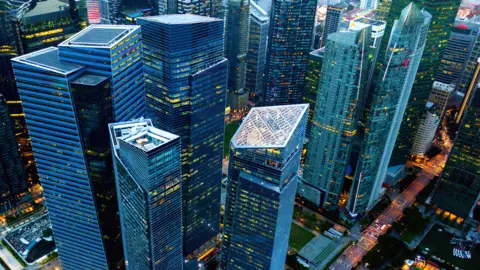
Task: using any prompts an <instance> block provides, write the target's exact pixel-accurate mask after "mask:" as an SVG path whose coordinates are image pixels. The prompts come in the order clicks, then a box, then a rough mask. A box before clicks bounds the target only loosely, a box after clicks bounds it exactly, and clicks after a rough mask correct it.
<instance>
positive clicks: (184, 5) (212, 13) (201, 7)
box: [176, 0, 223, 18]
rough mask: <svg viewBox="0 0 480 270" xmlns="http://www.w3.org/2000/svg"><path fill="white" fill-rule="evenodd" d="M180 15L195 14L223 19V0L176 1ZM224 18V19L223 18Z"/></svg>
mask: <svg viewBox="0 0 480 270" xmlns="http://www.w3.org/2000/svg"><path fill="white" fill-rule="evenodd" d="M176 1H177V13H178V14H195V15H201V16H208V17H213V18H221V17H220V16H221V13H222V12H221V9H222V1H221V0H176ZM222 18H223V17H222Z"/></svg>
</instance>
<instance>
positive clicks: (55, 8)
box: [25, 0, 68, 17]
mask: <svg viewBox="0 0 480 270" xmlns="http://www.w3.org/2000/svg"><path fill="white" fill-rule="evenodd" d="M61 10H67V11H68V3H64V2H61V1H58V0H47V1H38V2H37V4H36V5H35V7H34V8H33V9H31V10H29V11H28V12H27V13H26V14H25V17H34V16H38V15H44V14H49V13H53V12H59V11H61Z"/></svg>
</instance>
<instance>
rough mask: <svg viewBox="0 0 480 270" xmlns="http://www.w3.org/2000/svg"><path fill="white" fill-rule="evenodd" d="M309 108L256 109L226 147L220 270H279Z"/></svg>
mask: <svg viewBox="0 0 480 270" xmlns="http://www.w3.org/2000/svg"><path fill="white" fill-rule="evenodd" d="M307 114H308V104H297V105H284V106H270V107H255V108H252V109H251V110H250V112H249V113H248V115H247V116H246V117H245V119H244V120H243V122H242V124H241V126H240V127H239V129H238V130H237V132H236V133H235V135H234V136H233V138H232V140H231V142H230V159H229V168H228V170H229V172H228V183H227V200H226V206H225V216H224V231H223V242H222V244H223V247H222V262H221V269H283V268H284V266H285V259H286V256H287V249H288V238H289V232H290V225H291V222H292V215H293V205H294V201H295V192H296V188H297V183H298V171H299V167H300V156H301V152H302V148H303V142H304V139H305V126H306V123H307Z"/></svg>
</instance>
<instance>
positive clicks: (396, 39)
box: [347, 3, 431, 216]
mask: <svg viewBox="0 0 480 270" xmlns="http://www.w3.org/2000/svg"><path fill="white" fill-rule="evenodd" d="M430 20H431V15H430V14H429V13H428V12H426V11H424V10H422V11H421V10H420V9H419V8H418V7H417V6H416V5H415V4H413V3H410V4H409V5H408V6H406V7H405V8H404V9H403V10H402V13H401V14H400V16H399V17H397V20H395V22H394V25H393V27H392V31H391V32H390V36H389V38H388V39H384V40H389V42H388V46H387V48H386V51H385V52H382V51H380V53H379V55H380V56H379V61H378V62H377V67H376V70H375V73H374V76H373V80H374V81H373V82H372V87H371V91H370V93H369V95H368V98H367V108H368V116H367V120H366V127H365V134H364V135H363V139H362V140H363V141H362V144H361V149H360V157H359V160H358V163H357V168H356V171H355V176H354V180H353V184H352V188H351V190H350V197H349V200H348V205H347V209H348V211H349V212H350V214H351V215H352V216H357V215H358V214H362V213H364V212H365V211H366V210H368V209H369V208H370V207H371V206H372V205H373V203H374V202H375V201H376V199H377V196H378V195H379V190H380V188H381V185H382V183H383V180H384V178H385V175H386V170H387V167H388V163H389V161H390V157H391V155H392V152H393V147H394V144H395V140H396V137H397V134H398V130H399V128H400V124H401V121H402V117H403V114H404V111H405V108H406V106H407V100H408V97H409V95H410V91H411V89H412V85H413V82H414V79H415V73H416V72H417V69H418V65H419V63H420V60H421V57H422V53H423V50H424V47H425V39H426V35H427V31H428V27H429V24H430Z"/></svg>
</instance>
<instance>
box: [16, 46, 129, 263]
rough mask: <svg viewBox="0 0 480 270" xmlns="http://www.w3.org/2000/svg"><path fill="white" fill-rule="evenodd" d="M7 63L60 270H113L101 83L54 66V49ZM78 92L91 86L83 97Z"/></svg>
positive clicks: (62, 64) (117, 258)
mask: <svg viewBox="0 0 480 270" xmlns="http://www.w3.org/2000/svg"><path fill="white" fill-rule="evenodd" d="M12 61H13V68H14V71H15V76H16V79H17V86H18V89H19V93H20V97H21V100H22V105H23V108H24V111H25V117H26V120H27V125H28V130H29V134H30V137H31V140H32V146H33V150H34V153H35V158H36V160H37V167H38V173H39V176H40V179H41V182H42V186H43V192H44V195H45V198H46V201H47V205H48V210H49V213H50V220H51V222H52V227H53V232H54V235H55V242H56V246H57V248H58V252H59V256H60V260H61V263H62V268H63V269H79V268H80V269H108V268H109V267H116V266H117V265H118V263H121V261H122V260H121V254H122V250H121V243H120V241H119V239H118V237H119V233H118V232H116V229H118V226H116V223H117V222H118V220H116V219H115V214H116V212H117V210H116V202H115V201H114V200H115V189H114V182H113V181H114V179H113V174H112V172H113V169H112V167H111V166H109V164H108V162H107V161H108V160H111V159H110V158H105V157H108V153H109V147H108V145H109V144H108V143H109V142H108V131H107V128H106V125H107V123H109V122H110V121H111V120H112V119H113V117H112V113H111V112H110V113H109V109H110V110H111V109H112V106H111V105H109V103H110V97H111V92H110V87H109V85H110V83H109V82H106V81H105V80H108V78H104V77H101V76H95V75H90V74H86V72H87V68H85V67H83V66H80V65H77V64H74V63H69V62H66V61H61V60H60V58H59V55H58V50H57V49H56V48H53V47H51V48H47V49H44V50H41V51H38V52H34V53H30V54H27V55H23V56H19V57H16V58H14V59H13V60H12ZM89 75H90V76H94V77H93V78H92V77H90V78H89V77H88V76H89ZM85 76H87V77H85ZM82 87H85V88H89V87H93V88H95V89H91V92H90V94H85V93H83V92H82V90H81V89H82ZM77 93H78V95H77ZM105 132H107V134H105ZM107 148H108V149H107ZM110 163H111V162H110ZM109 186H110V188H111V189H112V190H111V192H110V193H104V191H105V190H107V189H108V187H109ZM102 197H105V198H102ZM108 198H112V199H113V200H111V201H113V202H115V203H113V208H109V207H110V206H111V205H107V204H105V201H107V200H108ZM72 228H75V229H74V230H72Z"/></svg>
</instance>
